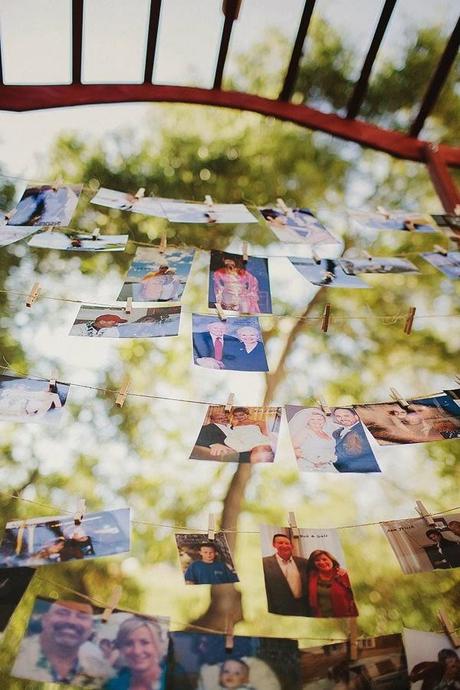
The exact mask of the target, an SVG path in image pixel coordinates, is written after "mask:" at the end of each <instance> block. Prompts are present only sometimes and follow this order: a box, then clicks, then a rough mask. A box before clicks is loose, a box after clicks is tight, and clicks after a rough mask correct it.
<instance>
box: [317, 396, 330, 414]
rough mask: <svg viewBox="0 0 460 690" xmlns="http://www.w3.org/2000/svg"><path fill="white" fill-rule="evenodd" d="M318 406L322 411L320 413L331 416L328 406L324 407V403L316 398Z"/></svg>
mask: <svg viewBox="0 0 460 690" xmlns="http://www.w3.org/2000/svg"><path fill="white" fill-rule="evenodd" d="M318 405H319V407H320V408H321V409H322V411H323V412H324V414H325V415H330V414H332V410H331V408H330V407H329V406H328V405H326V403H325V402H324V400H323V399H322V398H318Z"/></svg>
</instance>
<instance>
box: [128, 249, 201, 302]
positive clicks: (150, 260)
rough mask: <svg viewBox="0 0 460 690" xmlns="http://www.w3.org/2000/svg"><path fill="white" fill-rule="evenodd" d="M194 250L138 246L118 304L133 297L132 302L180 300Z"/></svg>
mask: <svg viewBox="0 0 460 690" xmlns="http://www.w3.org/2000/svg"><path fill="white" fill-rule="evenodd" d="M194 253H195V252H194V250H193V249H189V250H186V251H185V250H182V249H168V250H166V251H164V252H162V251H160V250H159V249H157V248H155V247H138V248H137V250H136V254H135V255H134V259H133V262H132V264H131V266H130V267H129V270H128V274H127V276H126V279H125V282H124V284H123V287H122V288H121V290H120V294H119V295H118V297H117V301H118V302H122V301H125V300H126V299H128V297H132V298H133V300H134V301H135V302H174V301H178V300H180V298H181V296H182V293H183V292H184V290H185V286H186V284H187V279H188V276H189V273H190V269H191V267H192V261H193V256H194Z"/></svg>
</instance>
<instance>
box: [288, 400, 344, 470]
mask: <svg viewBox="0 0 460 690" xmlns="http://www.w3.org/2000/svg"><path fill="white" fill-rule="evenodd" d="M328 427H329V423H328V420H327V417H326V415H325V414H324V412H323V411H322V410H320V409H319V407H309V408H308V407H307V408H305V409H303V410H300V411H299V412H297V413H296V414H295V415H294V416H293V417H292V419H291V420H290V421H289V432H290V434H291V439H292V444H293V446H294V452H295V455H296V458H297V462H298V465H299V470H301V471H303V472H337V470H336V468H335V467H334V464H333V463H334V462H335V461H336V459H337V457H336V454H335V439H334V438H333V437H332V435H331V433H330V431H332V429H331V430H329V429H328Z"/></svg>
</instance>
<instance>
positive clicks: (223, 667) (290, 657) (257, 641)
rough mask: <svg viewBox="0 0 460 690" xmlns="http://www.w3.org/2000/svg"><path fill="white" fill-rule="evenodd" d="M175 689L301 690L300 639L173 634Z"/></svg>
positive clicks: (172, 653)
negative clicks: (228, 646) (227, 642)
mask: <svg viewBox="0 0 460 690" xmlns="http://www.w3.org/2000/svg"><path fill="white" fill-rule="evenodd" d="M170 639H171V651H170V664H169V665H170V681H171V682H170V686H169V687H170V688H171V690H225V689H226V688H228V690H230V689H231V690H300V687H301V686H300V669H299V651H298V646H297V640H286V639H277V638H268V637H267V638H263V637H245V636H241V635H235V636H234V637H233V648H232V649H231V650H226V649H225V636H224V635H212V634H201V633H190V632H173V633H170Z"/></svg>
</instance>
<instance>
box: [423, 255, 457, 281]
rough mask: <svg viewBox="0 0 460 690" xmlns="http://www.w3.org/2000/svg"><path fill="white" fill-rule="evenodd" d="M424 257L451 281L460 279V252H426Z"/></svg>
mask: <svg viewBox="0 0 460 690" xmlns="http://www.w3.org/2000/svg"><path fill="white" fill-rule="evenodd" d="M422 256H423V258H424V259H425V260H426V261H428V262H429V263H430V264H431V265H432V266H434V267H435V268H437V269H438V270H439V271H441V273H444V275H446V276H447V277H448V278H451V280H459V279H460V252H447V254H441V253H440V252H425V253H423V254H422Z"/></svg>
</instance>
